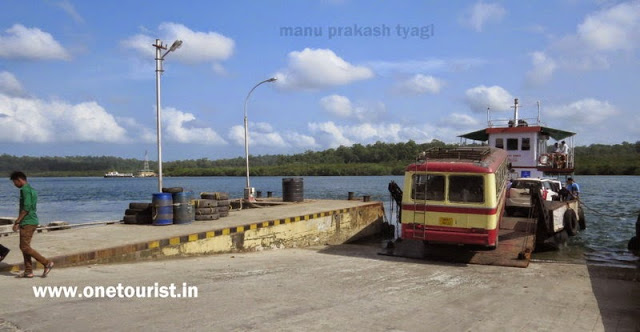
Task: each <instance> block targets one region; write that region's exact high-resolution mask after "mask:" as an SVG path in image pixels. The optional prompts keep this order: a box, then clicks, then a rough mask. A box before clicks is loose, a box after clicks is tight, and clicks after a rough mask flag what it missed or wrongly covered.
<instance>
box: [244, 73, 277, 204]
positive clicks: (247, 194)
mask: <svg viewBox="0 0 640 332" xmlns="http://www.w3.org/2000/svg"><path fill="white" fill-rule="evenodd" d="M275 81H276V78H275V77H272V78H269V79H266V80H264V81H262V82H260V83H258V84H256V85H255V86H254V87H253V88H251V90H250V91H249V93H248V94H247V98H245V99H244V156H245V158H246V160H247V186H246V187H245V188H244V198H245V199H247V200H249V201H255V198H254V191H255V188H251V185H250V183H249V137H248V136H249V122H248V121H247V102H248V101H249V97H250V96H251V93H252V92H253V90H255V89H256V88H257V87H258V86H260V84H262V83H269V82H275Z"/></svg>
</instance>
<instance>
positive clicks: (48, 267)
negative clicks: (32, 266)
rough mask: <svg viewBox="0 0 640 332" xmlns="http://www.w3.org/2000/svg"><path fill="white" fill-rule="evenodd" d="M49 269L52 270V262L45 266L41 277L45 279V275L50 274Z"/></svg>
mask: <svg viewBox="0 0 640 332" xmlns="http://www.w3.org/2000/svg"><path fill="white" fill-rule="evenodd" d="M51 269H53V262H49V264H47V265H46V266H45V267H44V272H42V277H43V278H46V277H47V274H49V272H51Z"/></svg>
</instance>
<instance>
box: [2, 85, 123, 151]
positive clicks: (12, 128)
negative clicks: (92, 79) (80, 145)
mask: <svg viewBox="0 0 640 332" xmlns="http://www.w3.org/2000/svg"><path fill="white" fill-rule="evenodd" d="M0 105H1V106H0V142H19V143H24V142H36V143H49V142H100V143H124V142H127V141H128V138H127V136H126V131H125V130H124V129H123V128H122V127H121V126H120V125H119V124H118V123H117V121H116V119H115V118H114V117H113V116H112V115H111V114H109V113H108V112H107V111H106V110H105V109H104V108H102V106H100V105H98V103H96V102H93V101H92V102H84V103H80V104H75V105H72V104H69V103H66V102H63V101H45V100H41V99H35V98H21V97H11V96H8V95H4V94H0Z"/></svg>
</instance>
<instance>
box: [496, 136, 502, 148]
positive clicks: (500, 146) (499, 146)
mask: <svg viewBox="0 0 640 332" xmlns="http://www.w3.org/2000/svg"><path fill="white" fill-rule="evenodd" d="M496 148H498V149H504V140H503V139H502V138H496Z"/></svg>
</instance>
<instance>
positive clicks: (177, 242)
mask: <svg viewBox="0 0 640 332" xmlns="http://www.w3.org/2000/svg"><path fill="white" fill-rule="evenodd" d="M371 209H373V210H376V211H373V215H374V216H376V220H372V221H369V222H367V225H365V226H375V227H374V228H376V227H377V228H376V229H375V230H371V231H370V232H367V233H366V234H361V236H366V235H373V233H375V232H377V231H379V227H378V226H379V224H380V223H381V220H382V214H384V212H383V211H384V209H383V206H382V202H372V203H371V204H365V205H361V206H356V207H350V208H343V209H337V210H329V211H324V212H318V213H310V214H304V215H299V216H293V217H286V218H280V219H272V220H266V221H262V222H252V223H247V224H244V225H240V226H234V227H226V228H217V229H216V228H214V227H213V225H212V229H211V230H209V231H202V232H197V233H190V234H184V235H180V236H172V237H168V238H161V239H157V240H152V241H145V242H138V243H132V244H126V245H120V246H115V247H111V248H103V249H96V250H91V251H85V252H79V253H72V254H68V255H59V256H54V257H49V259H50V260H51V261H53V262H54V263H55V266H56V267H69V266H79V265H89V264H108V263H125V262H134V261H142V260H152V259H154V260H155V259H163V258H176V257H182V256H184V257H190V256H197V255H206V254H218V253H225V252H234V251H252V250H262V249H264V248H255V247H253V248H251V247H249V248H247V247H244V246H243V242H244V241H243V239H242V240H240V241H238V240H237V239H234V237H236V236H237V235H238V234H244V233H246V232H249V231H259V230H264V229H269V228H273V227H277V226H280V225H289V224H295V223H300V222H308V221H311V220H316V219H319V218H324V217H334V216H340V215H343V214H348V213H354V212H362V211H363V210H371ZM338 220H339V219H338ZM369 224H372V225H369ZM336 226H337V231H338V232H340V225H339V222H338V224H337V225H336ZM149 227H153V226H149ZM358 231H361V230H358ZM352 235H357V234H352ZM222 238H224V241H223V242H225V243H228V244H231V245H230V246H228V247H225V248H226V250H225V249H224V248H223V249H222V250H214V251H210V250H209V251H207V250H203V251H198V250H182V249H183V248H181V247H182V246H185V245H189V244H193V243H196V242H198V241H203V240H204V241H206V240H211V239H222ZM339 243H341V242H335V243H332V244H339ZM296 244H297V243H296V242H294V243H293V245H292V246H291V247H302V246H305V245H304V244H303V245H296ZM316 244H317V243H316ZM284 247H287V246H284ZM34 264H35V265H34V267H36V268H38V269H42V268H43V266H42V264H40V263H38V262H35V261H34ZM23 267H24V264H22V263H20V264H5V266H0V271H2V272H6V271H10V272H18V271H20V270H21V269H23Z"/></svg>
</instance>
